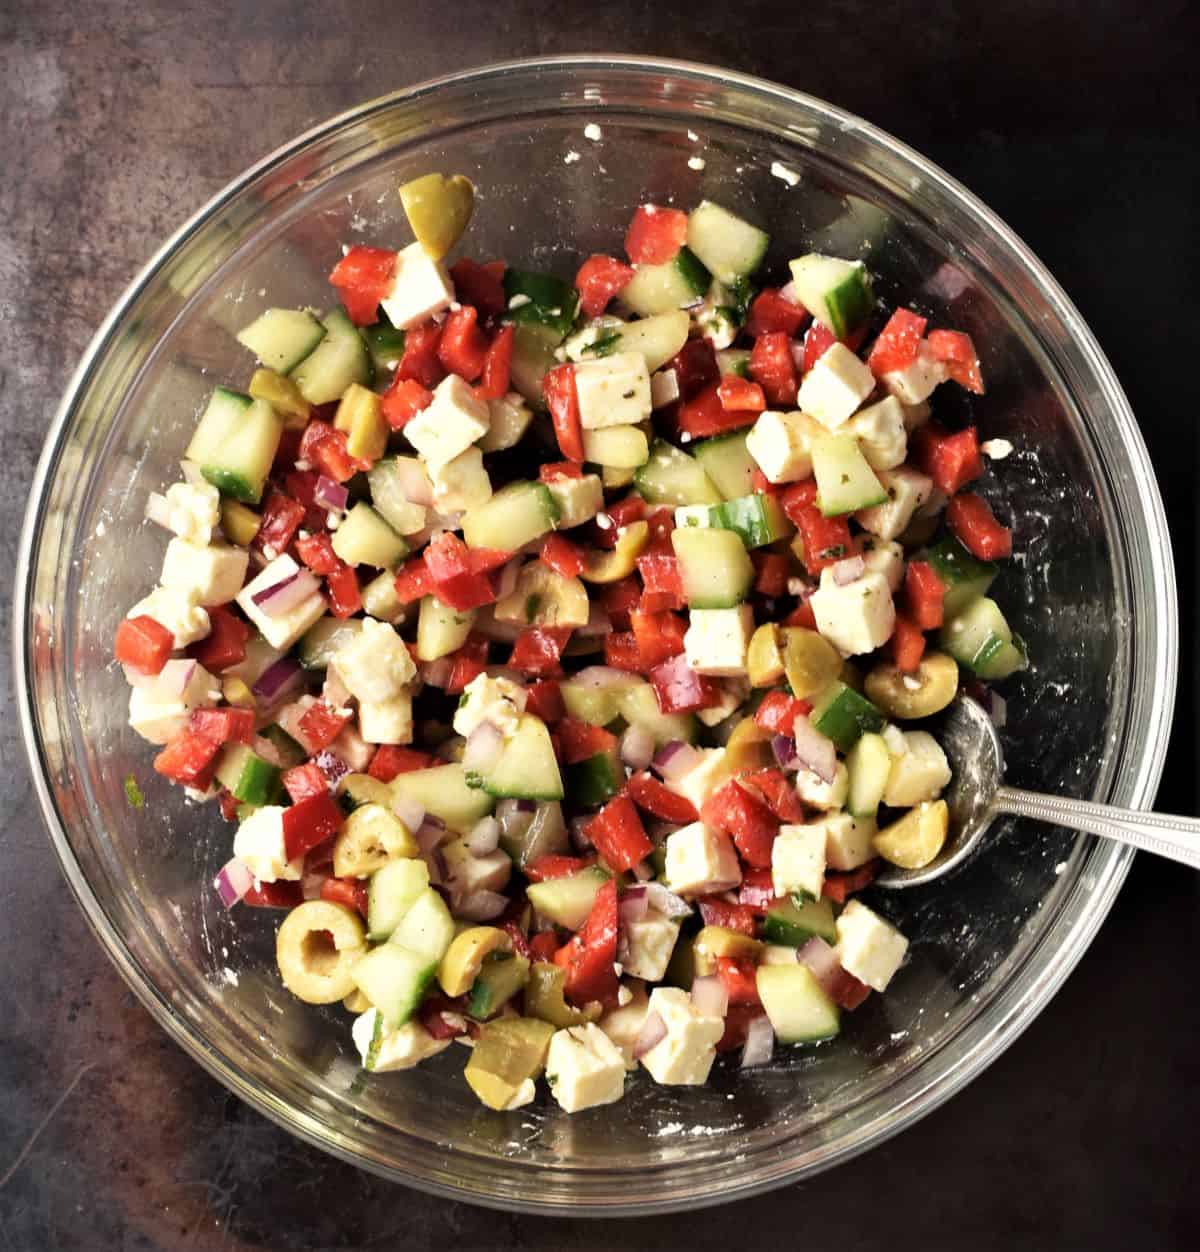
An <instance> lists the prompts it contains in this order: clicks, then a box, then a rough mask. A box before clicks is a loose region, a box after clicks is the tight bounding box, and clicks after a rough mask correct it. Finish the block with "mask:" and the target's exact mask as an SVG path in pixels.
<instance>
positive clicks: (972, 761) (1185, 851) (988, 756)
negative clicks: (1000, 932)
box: [874, 696, 1200, 888]
mask: <svg viewBox="0 0 1200 1252" xmlns="http://www.w3.org/2000/svg"><path fill="white" fill-rule="evenodd" d="M940 741H941V745H942V748H943V749H944V750H945V753H946V757H947V759H948V760H949V762H950V768H951V769H952V770H953V771H954V776H953V779H952V781H951V784H950V787H949V789H948V790H947V792H946V796H945V799H946V803H947V805H948V806H949V808H950V836H949V838H948V839H947V840H946V843H945V846H944V847H943V848H942V850H941V851H940V852H939V853H938V855H937V856H936V857H935V858H934V859H933V860H932V861H930V863H929V864H928V865H925V866H923V867H922V868H921V869H900V868H898V867H897V866H889V867H888V868H887V869H886V870H884V872H883V873H881V874H880V875H879V877H878V878H876V879H875V883H874V885H875V886H877V887H894V888H902V887H916V886H919V885H920V884H922V883H928V882H933V880H934V879H935V878H940V877H941V876H942V875H943V874H947V873H949V872H950V871H951V870H952V869H954V868H956V867H957V866H959V865H961V864H962V863H963V861H965V860H966V859H967V858H968V857H969V856H971V855H972V854H973V853H974V852H975V851H976V850H977V849H978V847H979V845H980V843H982V841H983V836H984V835H985V834H986V833H987V829H988V827H989V826H990V825H991V823H992V819H993V818H995V817H997V816H998V815H999V814H1001V813H1013V814H1015V815H1016V816H1018V817H1029V818H1032V819H1033V820H1034V821H1039V822H1049V823H1050V824H1051V825H1054V826H1066V827H1067V828H1068V829H1069V830H1078V831H1082V832H1083V833H1084V834H1088V835H1099V836H1101V837H1102V838H1104V839H1115V840H1116V841H1117V842H1118V843H1124V844H1128V845H1129V846H1130V847H1133V848H1140V849H1141V850H1142V851H1144V852H1156V853H1157V854H1158V855H1159V856H1165V857H1168V858H1169V859H1170V860H1172V861H1180V862H1182V863H1183V864H1184V865H1190V866H1191V867H1192V868H1193V869H1200V820H1198V819H1197V818H1194V817H1169V816H1168V815H1167V814H1165V813H1141V812H1138V811H1136V810H1133V809H1118V808H1113V807H1112V806H1111V805H1107V804H1092V803H1091V802H1090V801H1088V800H1071V799H1067V798H1066V797H1065V796H1048V795H1042V794H1040V793H1038V792H1036V791H1019V790H1017V788H1016V787H1006V786H1004V785H1003V784H1002V783H1001V782H1000V779H1001V777H1002V776H1003V774H1004V756H1003V754H1002V752H1001V750H1000V740H999V739H998V738H997V737H996V728H995V727H994V726H993V725H992V719H991V718H990V717H988V715H987V713H986V712H984V710H983V708H982V707H981V706H980V705H979V704H978V703H977V702H976V701H975V700H972V699H970V698H969V697H968V696H959V697H958V699H956V700H955V701H954V703H953V704H951V705H950V707H949V709H948V710H947V711H946V719H945V723H944V725H943V727H942V732H941V735H940Z"/></svg>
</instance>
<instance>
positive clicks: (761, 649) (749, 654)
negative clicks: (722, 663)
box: [746, 622, 784, 687]
mask: <svg viewBox="0 0 1200 1252" xmlns="http://www.w3.org/2000/svg"><path fill="white" fill-rule="evenodd" d="M782 638H783V635H782V632H781V631H780V629H779V627H778V626H776V625H775V623H774V622H764V623H763V624H762V625H761V626H760V627H759V628H758V629H757V630H756V631H755V632H754V634H752V635H751V636H750V647H749V648H748V649H747V650H746V670H747V673H748V674H749V676H750V685H751V686H752V687H774V686H775V684H776V683H777V682H779V680H780V679H781V678H782V677H783V675H784V664H783V652H782V650H781V649H780V643H781V641H782Z"/></svg>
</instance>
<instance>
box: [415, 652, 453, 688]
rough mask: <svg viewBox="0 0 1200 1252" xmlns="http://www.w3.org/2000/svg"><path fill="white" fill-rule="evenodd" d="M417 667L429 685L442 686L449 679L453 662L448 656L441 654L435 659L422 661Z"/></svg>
mask: <svg viewBox="0 0 1200 1252" xmlns="http://www.w3.org/2000/svg"><path fill="white" fill-rule="evenodd" d="M417 668H418V670H419V671H420V674H421V678H422V680H423V681H424V682H425V683H427V684H428V685H429V686H430V687H439V688H443V687H445V686H446V684H447V683H448V682H449V681H450V671H451V670H452V669H453V668H454V662H453V661H452V660H451V659H450V658H449V657H448V656H442V657H438V659H437V660H436V661H422V662H421V664H420V665H419V666H418V667H417Z"/></svg>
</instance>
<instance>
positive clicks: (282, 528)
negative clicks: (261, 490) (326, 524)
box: [254, 487, 304, 561]
mask: <svg viewBox="0 0 1200 1252" xmlns="http://www.w3.org/2000/svg"><path fill="white" fill-rule="evenodd" d="M303 521H304V505H303V504H301V503H300V501H299V500H293V499H292V498H291V496H288V495H284V493H283V492H282V491H279V490H277V489H276V488H274V487H272V488H271V490H270V491H269V492H268V493H267V499H266V502H265V503H264V504H263V510H262V521H261V522H259V524H258V533H257V534H256V535H255V536H254V547H256V548H257V549H258V550H259V551H260V552H261V553H263V555H264V556H265V557H266V558H267V560H269V561H270V560H274V559H275V557H277V556H279V555H280V553H283V552H286V551H287V550H288V548H289V546H290V545H291V542H292V540H293V539H294V538H295V537H296V531H298V530H299V529H300V524H301V523H302V522H303Z"/></svg>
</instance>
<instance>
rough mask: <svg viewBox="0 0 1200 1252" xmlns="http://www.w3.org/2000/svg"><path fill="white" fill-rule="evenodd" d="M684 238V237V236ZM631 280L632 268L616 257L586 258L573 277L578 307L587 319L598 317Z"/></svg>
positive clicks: (598, 256)
mask: <svg viewBox="0 0 1200 1252" xmlns="http://www.w3.org/2000/svg"><path fill="white" fill-rule="evenodd" d="M685 238H686V235H685ZM632 278H633V268H632V267H631V266H629V265H626V264H625V263H624V261H618V260H617V258H616V257H611V256H603V255H601V254H600V253H596V254H594V255H593V256H590V257H588V259H587V260H586V261H584V263H583V264H582V265H581V266H580V267H579V273H578V274H576V275H575V288H576V290H577V291H578V292H579V307H580V308H581V309H583V311H584V313H585V314H586V315H587V316H588V317H599V316H600V314H601V313H603V312H604V310H605V309H607V308H608V302H609V301H610V300H611V299H612V298H613V296H615V295H616V294H617V293H618V292H619V291H621V290H622V289H623V288H624V287H626V286H627V285H628V284H629V281H630V280H631V279H632Z"/></svg>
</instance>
